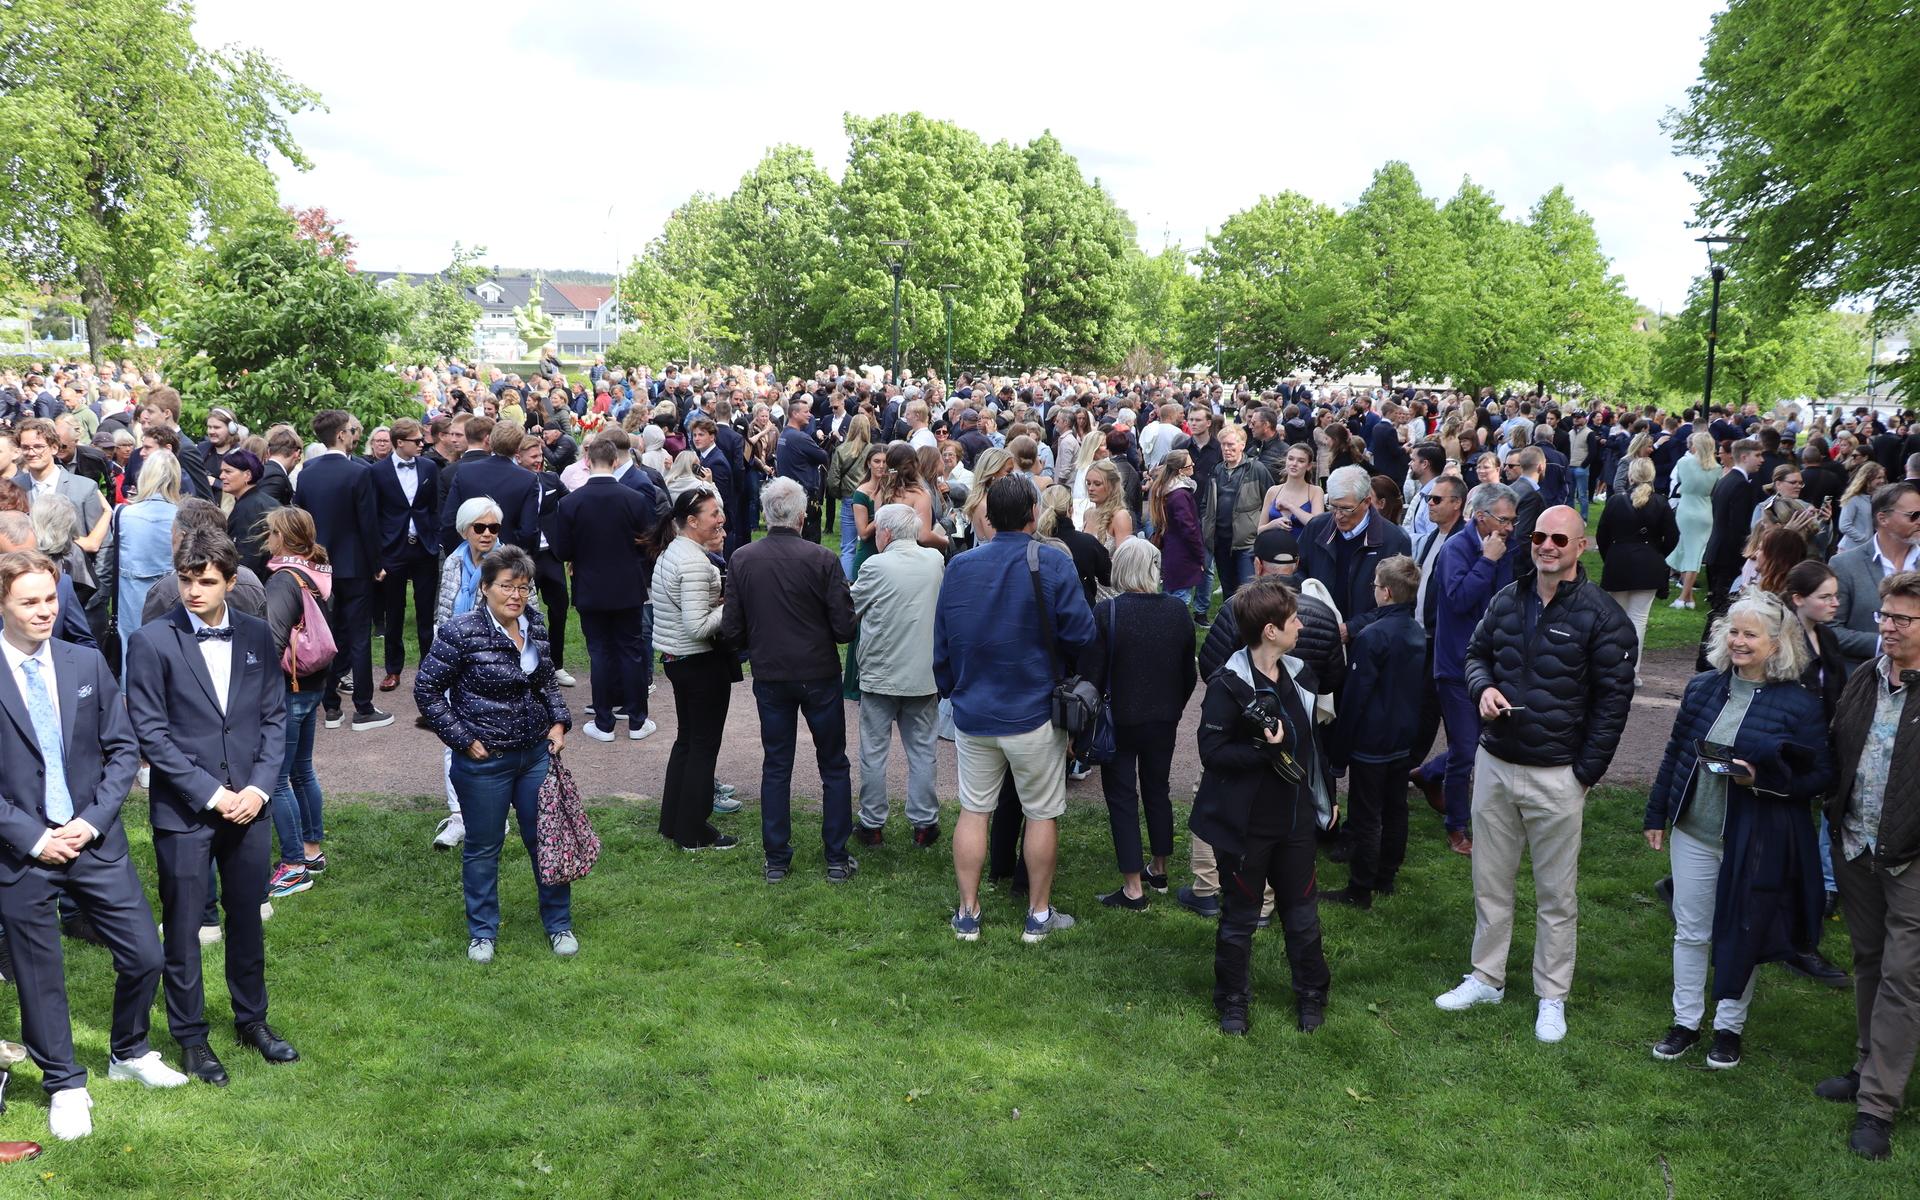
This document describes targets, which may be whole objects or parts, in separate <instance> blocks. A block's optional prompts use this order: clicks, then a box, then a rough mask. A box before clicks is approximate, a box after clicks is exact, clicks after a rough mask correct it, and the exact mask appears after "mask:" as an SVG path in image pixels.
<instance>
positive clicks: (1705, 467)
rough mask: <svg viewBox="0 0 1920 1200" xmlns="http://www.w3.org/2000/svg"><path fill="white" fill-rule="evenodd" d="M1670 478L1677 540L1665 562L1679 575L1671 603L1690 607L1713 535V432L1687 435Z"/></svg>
mask: <svg viewBox="0 0 1920 1200" xmlns="http://www.w3.org/2000/svg"><path fill="white" fill-rule="evenodd" d="M1635 440H1636V441H1637V440H1638V439H1635ZM1673 478H1674V482H1675V483H1676V484H1677V485H1678V486H1679V489H1680V503H1679V505H1678V507H1677V508H1676V509H1675V511H1674V519H1675V521H1676V522H1677V523H1678V524H1679V526H1680V543H1679V544H1678V545H1677V546H1675V547H1674V548H1673V553H1672V554H1669V555H1668V556H1667V565H1668V566H1669V567H1671V568H1673V571H1674V573H1675V574H1676V575H1678V576H1680V594H1679V595H1678V596H1676V597H1675V598H1674V601H1673V607H1674V608H1692V607H1693V581H1694V578H1695V577H1696V576H1697V575H1699V573H1700V560H1701V558H1703V557H1704V556H1705V555H1706V553H1707V539H1708V538H1710V537H1712V536H1713V485H1714V484H1716V483H1719V482H1720V463H1719V462H1718V460H1716V459H1715V458H1714V453H1713V435H1712V434H1710V433H1708V432H1707V431H1706V430H1704V429H1703V430H1701V431H1700V432H1699V433H1696V434H1694V435H1693V436H1692V437H1691V438H1688V439H1687V453H1686V456H1685V457H1683V458H1682V459H1681V460H1680V461H1679V462H1677V463H1675V464H1674V466H1673Z"/></svg>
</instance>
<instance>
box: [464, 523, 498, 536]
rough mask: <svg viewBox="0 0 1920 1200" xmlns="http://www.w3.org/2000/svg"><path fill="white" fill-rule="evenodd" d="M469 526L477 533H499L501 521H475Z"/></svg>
mask: <svg viewBox="0 0 1920 1200" xmlns="http://www.w3.org/2000/svg"><path fill="white" fill-rule="evenodd" d="M467 528H468V529H471V530H473V531H474V532H475V533H499V532H500V522H498V521H475V522H474V523H473V524H471V525H469V526H467Z"/></svg>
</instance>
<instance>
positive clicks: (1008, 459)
mask: <svg viewBox="0 0 1920 1200" xmlns="http://www.w3.org/2000/svg"><path fill="white" fill-rule="evenodd" d="M1012 467H1013V455H1011V454H1008V453H1007V452H1006V451H1005V450H1002V449H1001V448H1000V447H998V446H988V447H987V448H986V449H985V450H982V451H981V452H980V455H979V457H978V458H975V459H974V460H973V490H972V491H969V492H968V493H967V507H966V515H967V520H969V521H972V522H973V523H974V524H976V525H977V524H979V523H980V521H984V520H985V519H986V511H987V489H989V488H990V487H992V486H993V481H994V479H996V478H997V477H998V476H1000V475H1003V474H1005V473H1006V472H1007V471H1009V470H1011V469H1012ZM976 517H978V518H979V521H976V520H974V518H976Z"/></svg>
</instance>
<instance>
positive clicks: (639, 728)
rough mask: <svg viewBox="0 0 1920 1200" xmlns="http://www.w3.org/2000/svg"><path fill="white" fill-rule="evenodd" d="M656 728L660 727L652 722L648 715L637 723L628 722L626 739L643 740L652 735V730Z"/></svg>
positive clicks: (631, 740)
mask: <svg viewBox="0 0 1920 1200" xmlns="http://www.w3.org/2000/svg"><path fill="white" fill-rule="evenodd" d="M658 728H660V727H659V726H658V725H656V724H654V722H653V718H652V717H648V718H647V719H646V720H644V721H642V722H640V724H638V725H632V724H629V726H628V728H627V740H628V741H630V742H644V741H646V740H647V739H648V738H650V737H652V736H653V732H654V730H656V729H658Z"/></svg>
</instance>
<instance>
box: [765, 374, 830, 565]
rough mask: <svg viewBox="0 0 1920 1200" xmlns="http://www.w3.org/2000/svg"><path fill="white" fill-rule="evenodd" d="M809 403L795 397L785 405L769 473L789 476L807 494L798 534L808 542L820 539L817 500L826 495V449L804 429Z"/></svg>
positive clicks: (809, 417) (807, 423)
mask: <svg viewBox="0 0 1920 1200" xmlns="http://www.w3.org/2000/svg"><path fill="white" fill-rule="evenodd" d="M812 412H813V404H812V402H811V401H808V400H795V401H794V402H793V403H792V404H790V405H788V407H787V427H786V428H785V429H782V430H781V431H780V443H779V445H778V446H777V447H776V448H775V450H774V459H773V473H774V475H775V476H777V477H778V478H781V479H791V480H793V481H794V482H795V483H797V484H799V485H800V486H801V488H802V489H803V490H805V492H806V493H807V519H806V523H805V525H804V526H802V528H801V531H800V535H801V536H802V537H804V538H806V539H807V540H808V541H810V542H818V541H819V540H820V499H821V497H822V496H824V495H826V467H827V457H828V456H827V450H826V447H825V446H822V445H820V443H819V442H818V441H817V440H816V439H815V438H814V436H813V435H812V434H810V433H808V432H807V430H808V429H809V428H810V427H811V421H812Z"/></svg>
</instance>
